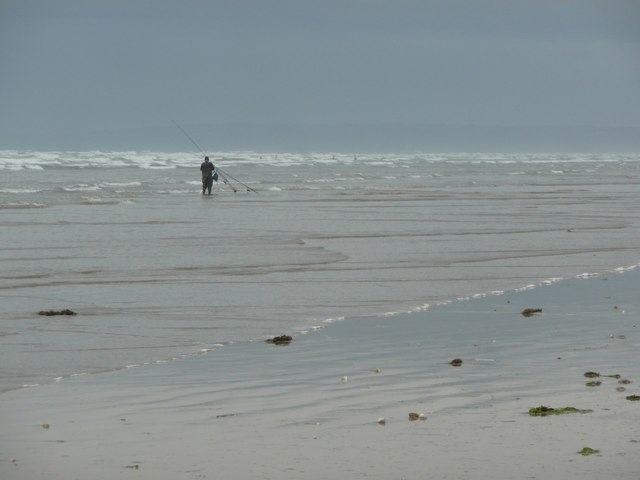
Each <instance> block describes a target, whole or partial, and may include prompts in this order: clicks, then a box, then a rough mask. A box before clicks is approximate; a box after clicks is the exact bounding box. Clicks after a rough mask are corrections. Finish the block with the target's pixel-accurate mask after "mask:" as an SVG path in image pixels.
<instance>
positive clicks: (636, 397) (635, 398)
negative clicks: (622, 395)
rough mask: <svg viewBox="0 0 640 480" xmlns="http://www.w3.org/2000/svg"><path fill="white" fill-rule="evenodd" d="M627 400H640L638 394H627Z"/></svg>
mask: <svg viewBox="0 0 640 480" xmlns="http://www.w3.org/2000/svg"><path fill="white" fill-rule="evenodd" d="M627 400H630V401H632V402H637V401H638V400H640V395H629V396H628V397H627Z"/></svg>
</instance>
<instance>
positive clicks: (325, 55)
mask: <svg viewBox="0 0 640 480" xmlns="http://www.w3.org/2000/svg"><path fill="white" fill-rule="evenodd" d="M639 25H640V1H638V0H562V1H559V0H535V1H534V0H55V1H52V0H0V72H1V74H0V149H53V150H55V149H66V150H86V149H112V150H121V149H145V150H174V151H180V150H182V151H185V150H189V149H191V148H192V145H191V144H190V143H189V142H188V140H186V139H185V137H184V135H182V133H181V132H180V131H179V129H178V128H177V127H176V126H175V124H174V123H173V122H177V123H178V124H180V125H181V126H183V127H184V128H185V129H186V130H187V131H188V132H189V133H190V134H191V136H192V137H193V138H195V139H196V140H197V141H198V143H199V144H201V146H202V147H203V148H205V149H207V150H211V151H215V150H218V151H222V150H247V149H251V150H262V151H470V150H473V151H551V150H552V151H586V152H588V151H611V152H618V151H620V152H640V27H639Z"/></svg>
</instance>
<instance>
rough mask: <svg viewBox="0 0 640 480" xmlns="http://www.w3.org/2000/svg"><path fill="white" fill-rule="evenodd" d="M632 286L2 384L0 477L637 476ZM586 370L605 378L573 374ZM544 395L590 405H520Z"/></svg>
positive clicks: (600, 285)
mask: <svg viewBox="0 0 640 480" xmlns="http://www.w3.org/2000/svg"><path fill="white" fill-rule="evenodd" d="M639 282H640V271H638V270H631V271H626V272H612V273H609V274H605V275H599V276H593V277H585V278H576V279H571V280H564V281H561V282H557V283H550V284H548V285H545V286H541V287H538V288H531V289H522V290H521V291H514V292H506V293H504V294H501V295H488V296H483V297H479V298H474V299H467V300H460V301H457V302H453V303H450V304H446V305H441V306H439V307H435V308H431V309H428V310H426V311H423V312H418V313H412V314H404V315H399V316H396V317H394V318H393V319H392V321H390V318H388V317H386V318H385V317H370V318H360V319H357V320H353V321H344V322H337V323H334V324H331V325H330V326H328V327H326V328H323V329H320V330H317V331H312V332H308V333H306V334H302V335H298V336H296V337H295V338H294V339H293V341H292V342H291V344H289V345H286V346H276V345H270V344H267V343H264V342H250V343H243V344H235V345H229V346H225V347H220V348H219V349H217V350H215V351H212V352H210V353H208V354H207V355H200V356H194V357H189V358H185V359H183V360H181V361H176V362H169V363H166V364H157V365H153V366H149V367H147V368H138V369H135V368H133V369H128V370H120V371H115V372H110V373H105V374H101V375H86V376H81V377H75V378H73V379H69V380H67V381H64V382H59V383H56V384H54V385H48V386H46V387H41V388H33V389H21V390H16V391H12V392H7V393H5V394H3V395H2V396H0V402H1V404H2V412H3V434H2V440H1V444H0V451H2V459H1V461H0V473H1V476H2V478H6V479H38V478H49V479H68V478H92V479H102V478H104V479H108V478H145V479H152V478H155V479H157V478H265V479H268V478H274V479H275V478H291V479H294V478H305V479H331V478H376V479H378V478H380V479H383V478H384V479H387V478H397V479H401V478H403V479H414V478H425V476H426V477H428V478H438V479H445V478H498V479H516V478H523V479H524V478H544V479H567V478H568V479H573V478H575V479H602V478H637V471H638V467H639V466H640V464H639V463H638V453H639V449H640V434H639V431H638V429H637V425H638V422H639V421H640V410H639V408H640V403H637V402H633V401H630V400H627V398H626V397H627V396H631V395H633V394H636V395H637V394H638V393H640V390H639V389H638V388H639V387H638V386H639V385H640V383H639V382H640V368H639V367H638V363H637V361H636V360H635V358H636V357H637V354H638V349H639V348H640V330H639V326H638V324H639V320H640V317H639V316H638V312H639V311H640V301H639V300H638V297H637V291H638V285H639ZM533 307H536V308H540V309H542V312H541V313H539V314H536V315H534V316H531V317H525V316H523V315H522V314H521V311H522V310H524V309H525V308H533ZM454 358H460V359H461V360H462V365H461V366H459V367H454V366H452V365H450V361H451V360H453V359H454ZM590 371H592V372H597V373H600V375H601V376H600V377H598V381H600V382H601V385H599V386H597V387H589V386H586V383H588V382H589V381H590V380H593V379H592V378H586V377H585V376H584V374H585V373H586V372H590ZM606 375H620V377H619V378H612V377H608V376H606ZM627 379H628V380H630V381H631V383H629V384H625V383H619V381H620V380H627ZM620 387H623V388H625V390H624V391H623V392H621V391H617V389H620ZM542 405H544V406H548V407H555V408H560V407H568V406H573V407H576V408H578V409H588V410H592V412H591V413H582V414H581V413H575V414H568V415H558V416H547V417H533V416H530V415H529V414H528V411H529V409H530V408H533V407H539V406H542ZM409 413H418V414H424V415H425V416H426V420H422V419H418V420H415V421H411V420H409V417H408V415H409ZM382 418H384V425H382V424H380V423H382V420H381V419H382ZM43 425H45V426H46V427H47V428H44V427H43ZM585 447H589V448H593V449H596V450H599V452H598V453H596V454H594V455H590V456H583V455H581V454H579V453H578V452H579V451H581V450H582V449H583V448H585Z"/></svg>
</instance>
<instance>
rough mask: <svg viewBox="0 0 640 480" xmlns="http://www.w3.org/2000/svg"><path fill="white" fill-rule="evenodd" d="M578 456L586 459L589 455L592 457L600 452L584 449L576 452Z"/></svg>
mask: <svg viewBox="0 0 640 480" xmlns="http://www.w3.org/2000/svg"><path fill="white" fill-rule="evenodd" d="M578 453H579V454H580V455H582V456H584V457H588V456H589V455H594V454H596V453H600V450H598V449H596V448H591V447H584V448H583V449H582V450H580V451H579V452H578Z"/></svg>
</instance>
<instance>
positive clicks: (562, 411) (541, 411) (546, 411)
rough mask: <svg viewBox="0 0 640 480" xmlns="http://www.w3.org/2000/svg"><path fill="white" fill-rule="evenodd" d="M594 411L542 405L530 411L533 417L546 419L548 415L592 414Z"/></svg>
mask: <svg viewBox="0 0 640 480" xmlns="http://www.w3.org/2000/svg"><path fill="white" fill-rule="evenodd" d="M592 412H593V410H583V409H578V408H575V407H563V408H552V407H545V406H544V405H541V406H539V407H534V408H530V409H529V415H531V416H532V417H546V416H547V415H566V414H568V413H592Z"/></svg>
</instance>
